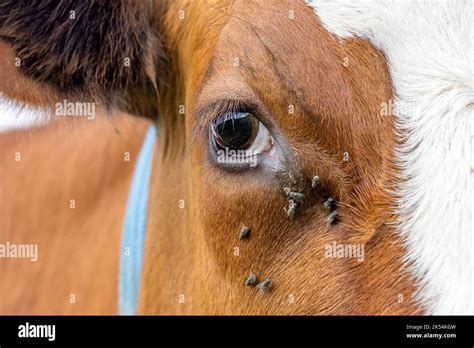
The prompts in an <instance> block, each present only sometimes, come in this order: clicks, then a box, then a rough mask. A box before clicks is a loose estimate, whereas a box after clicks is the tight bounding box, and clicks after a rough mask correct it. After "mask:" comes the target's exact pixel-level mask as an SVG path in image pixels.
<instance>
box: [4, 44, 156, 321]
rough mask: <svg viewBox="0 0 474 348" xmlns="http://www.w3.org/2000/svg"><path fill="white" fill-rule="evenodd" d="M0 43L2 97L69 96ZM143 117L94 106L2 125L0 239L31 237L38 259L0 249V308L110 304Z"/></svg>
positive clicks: (80, 309) (36, 102) (54, 309)
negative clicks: (10, 127) (21, 125)
mask: <svg viewBox="0 0 474 348" xmlns="http://www.w3.org/2000/svg"><path fill="white" fill-rule="evenodd" d="M0 52H1V54H0V91H1V92H2V93H3V94H4V95H5V96H7V97H9V98H15V99H16V100H17V101H20V102H22V103H25V104H29V105H32V106H36V107H43V108H44V107H53V105H54V103H55V102H56V101H57V100H61V98H64V97H66V96H65V95H58V94H57V93H55V91H54V90H53V89H51V88H49V87H48V86H45V85H43V84H41V83H38V82H34V81H31V80H30V79H28V78H26V77H24V76H22V75H21V74H20V73H19V71H18V69H17V68H16V67H15V66H14V59H13V57H14V55H13V53H12V50H11V47H9V46H8V45H6V44H0ZM147 124H148V122H146V121H145V120H141V119H136V118H133V117H131V116H130V115H124V114H120V113H117V112H113V113H112V114H111V115H105V114H104V113H103V112H99V111H98V114H97V116H96V118H95V120H93V121H92V120H87V119H86V118H73V119H66V120H65V119H58V120H56V121H55V122H53V123H52V124H49V125H47V126H44V127H40V128H34V129H31V130H20V131H12V132H8V133H2V134H0V149H1V151H0V163H1V165H0V182H1V185H0V221H1V224H0V243H5V242H6V241H9V242H10V243H18V244H38V253H39V258H38V261H37V262H30V260H29V259H4V258H0V274H1V278H2V281H1V282H0V293H1V294H2V296H0V313H1V314H113V313H117V281H118V262H119V245H120V244H119V243H120V238H121V231H122V224H123V215H124V209H125V204H126V198H127V194H128V190H129V183H130V178H131V174H132V170H133V167H134V163H135V160H136V157H137V155H138V151H139V149H140V145H141V142H142V139H143V136H144V133H145V129H146V127H147ZM125 152H130V161H129V162H128V161H125V160H124V158H125V157H124V156H125ZM17 153H19V154H20V156H21V161H16V160H15V157H16V155H17ZM71 199H74V200H75V203H76V208H75V209H70V208H69V204H70V200H71ZM71 295H74V296H75V303H70V299H71V297H70V296H71Z"/></svg>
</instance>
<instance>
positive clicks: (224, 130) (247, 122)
mask: <svg viewBox="0 0 474 348" xmlns="http://www.w3.org/2000/svg"><path fill="white" fill-rule="evenodd" d="M211 136H212V138H213V141H214V144H215V145H216V148H217V149H218V150H225V149H228V150H245V151H247V152H248V153H251V154H254V155H255V154H256V155H258V154H261V153H264V152H268V151H270V150H271V148H272V146H273V139H272V137H271V135H270V132H269V131H268V129H267V128H266V127H265V126H264V125H263V124H262V123H261V122H260V121H259V120H258V118H257V117H255V115H253V114H251V113H248V112H232V113H227V114H225V115H222V116H221V117H219V118H218V119H217V120H216V121H214V122H213V123H212V124H211Z"/></svg>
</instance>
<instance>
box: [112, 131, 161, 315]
mask: <svg viewBox="0 0 474 348" xmlns="http://www.w3.org/2000/svg"><path fill="white" fill-rule="evenodd" d="M155 140H156V128H155V127H154V126H150V127H149V128H148V131H147V134H146V136H145V140H144V142H143V145H142V148H141V150H140V154H139V155H138V159H137V163H136V167H135V172H134V174H133V178H132V185H131V187H130V192H129V194H128V201H127V210H126V212H125V222H124V228H123V234H122V247H121V253H120V274H119V313H120V314H122V315H127V314H136V313H137V305H138V295H139V290H140V279H141V270H142V263H143V251H144V244H145V235H146V224H147V207H148V188H149V183H150V172H151V163H152V160H153V149H154V147H155Z"/></svg>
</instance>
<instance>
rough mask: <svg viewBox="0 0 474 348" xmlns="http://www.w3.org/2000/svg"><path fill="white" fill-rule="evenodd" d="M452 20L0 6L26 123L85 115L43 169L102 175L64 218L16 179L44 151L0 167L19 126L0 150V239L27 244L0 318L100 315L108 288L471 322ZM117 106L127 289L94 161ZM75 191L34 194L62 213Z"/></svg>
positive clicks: (161, 7) (116, 189)
mask: <svg viewBox="0 0 474 348" xmlns="http://www.w3.org/2000/svg"><path fill="white" fill-rule="evenodd" d="M472 17H473V9H472V4H471V3H470V2H468V1H455V2H452V3H447V2H442V1H433V2H424V1H408V2H406V1H391V2H386V3H382V2H376V1H356V2H351V1H345V0H337V1H330V2H329V1H322V0H308V1H303V0H271V1H263V0H262V1H259V0H252V1H243V0H242V1H238V0H234V1H231V0H202V1H191V0H179V1H166V0H161V1H133V0H130V1H94V0H90V1H83V2H82V3H81V4H73V3H70V2H67V1H59V2H55V1H41V2H34V4H33V5H31V4H26V2H23V1H4V2H3V3H2V4H0V37H1V38H2V39H3V42H2V45H3V48H2V53H1V56H2V57H1V59H2V60H3V61H4V62H5V64H2V67H1V68H0V76H2V80H1V81H2V82H1V84H0V86H1V88H0V91H1V92H2V94H3V95H4V97H3V98H4V100H5V98H6V99H8V103H14V104H15V103H16V104H19V103H23V104H26V105H28V107H32V108H33V109H34V110H36V111H35V112H39V113H42V114H46V117H45V119H48V118H51V117H52V118H55V116H57V112H56V115H54V113H52V112H51V110H54V108H55V107H56V106H57V105H58V102H59V103H60V104H61V103H62V101H64V100H66V101H69V102H72V103H78V102H84V101H88V102H91V103H93V105H98V111H97V115H98V116H97V117H96V119H97V121H93V123H92V122H90V123H87V121H86V120H83V122H86V126H78V128H75V129H76V130H75V132H80V133H81V134H88V135H87V136H84V139H82V140H81V141H80V145H81V147H80V151H81V152H80V153H81V154H84V155H82V156H78V157H79V158H76V159H74V160H71V161H70V162H64V161H63V159H66V158H70V157H69V156H70V155H71V153H73V152H74V150H73V148H74V146H72V148H71V147H69V148H67V147H66V148H64V153H62V154H61V157H59V163H56V164H55V166H60V165H62V166H64V167H65V168H67V171H65V173H66V174H67V177H69V176H71V177H75V176H77V175H80V177H81V178H83V179H85V180H87V182H89V180H97V179H98V177H101V176H102V175H103V176H104V177H107V178H110V179H108V180H112V179H114V176H117V181H116V182H117V183H120V185H117V186H111V188H110V190H108V191H107V192H103V193H101V195H100V196H99V197H97V200H99V199H100V202H96V199H95V198H94V195H95V193H96V192H95V190H93V189H92V187H93V186H92V187H89V190H86V189H85V187H86V186H87V185H86V184H84V188H83V189H84V190H85V191H84V202H83V207H84V210H82V211H81V212H80V214H76V215H74V216H70V214H71V213H70V212H67V211H63V210H61V209H59V208H57V209H58V210H56V211H57V212H58V213H57V215H56V216H51V217H44V216H43V215H41V214H42V213H43V212H44V210H43V209H44V203H43V204H40V202H42V201H41V200H37V201H31V203H30V204H26V203H25V201H24V200H25V199H27V198H29V195H30V192H35V190H39V188H37V187H35V188H33V187H32V188H31V189H30V186H33V184H31V183H30V185H27V183H28V181H26V180H25V181H22V182H20V181H18V178H20V177H21V178H25V179H26V178H31V176H33V175H34V174H33V169H32V168H37V167H36V166H37V164H36V162H40V161H45V158H47V155H46V154H43V153H42V152H40V151H38V152H36V155H35V156H34V158H35V159H31V164H26V166H25V167H26V168H28V169H26V168H24V169H23V171H22V170H21V169H18V168H16V169H12V170H10V169H9V168H10V167H13V166H14V165H15V163H13V160H12V159H11V158H13V157H12V156H13V155H12V153H13V151H15V148H17V147H18V146H19V145H17V144H19V143H20V144H22V143H24V142H28V136H27V135H26V134H29V133H26V134H25V133H24V131H23V133H22V132H20V134H21V135H20V136H19V138H21V139H19V140H16V141H13V140H11V139H10V140H9V141H6V144H7V145H4V146H5V147H3V146H2V153H3V154H2V156H5V157H4V159H2V164H3V163H5V168H6V169H3V170H2V173H1V175H2V177H3V178H2V182H5V183H8V185H6V186H5V188H4V191H6V193H5V192H3V193H2V195H4V197H6V198H3V197H2V201H3V202H6V203H4V206H3V208H2V210H1V213H0V216H1V218H2V222H3V221H5V222H6V224H5V225H4V226H6V228H5V227H2V240H3V239H6V238H5V237H10V238H11V239H13V236H15V237H17V236H22V237H21V238H20V237H17V239H16V240H19V241H21V240H24V241H25V243H27V242H28V241H35V240H36V241H37V243H38V246H39V255H40V256H39V261H38V262H40V264H38V266H36V267H37V268H36V269H33V268H34V266H30V267H29V268H28V270H26V267H25V266H24V265H23V266H22V268H21V269H22V271H21V272H20V271H18V268H16V267H17V266H8V267H6V266H3V267H4V271H3V273H5V277H6V279H8V284H14V285H13V286H12V287H11V289H8V288H7V289H5V291H4V293H6V294H8V296H7V298H5V299H4V303H2V307H0V310H1V311H2V312H3V313H18V312H22V313H45V312H48V313H50V312H53V313H111V312H114V311H115V310H116V309H114V308H117V304H118V302H120V301H122V300H123V301H125V303H128V302H127V301H128V299H127V298H125V299H122V298H120V300H119V297H121V296H123V295H124V293H120V292H119V291H118V290H117V288H116V287H117V281H118V279H120V282H121V284H122V282H125V287H127V286H132V287H133V286H135V287H136V288H137V289H135V291H131V293H132V295H133V296H134V298H133V299H132V303H131V305H130V306H129V307H127V310H126V313H132V314H134V313H140V314H174V315H176V314H177V315H180V314H207V315H209V314H210V315H221V314H226V315H243V314H247V315H248V314H250V315H280V314H289V315H302V314H304V315H327V314H331V315H344V314H351V315H353V314H362V315H387V314H405V315H412V314H472V312H473V299H472V281H473V278H472V270H473V267H472V266H473V262H472V246H473V244H472V243H473V238H472V229H471V224H472V212H471V211H472V203H471V199H470V197H471V182H472V169H471V168H472V163H470V161H469V157H470V153H469V151H470V149H471V147H470V146H471V145H470V134H469V133H470V132H471V128H470V122H471V117H470V116H472V112H473V105H474V93H473V83H472V69H471V67H470V60H471V54H472V40H471V38H470V30H471V29H470V27H469V25H470V23H471V22H472V19H473V18H472ZM15 58H18V59H19V61H20V64H19V66H18V67H17V66H15V64H14V63H15V62H16V60H15ZM4 81H5V82H4ZM9 81H10V82H9ZM38 110H39V111H38ZM48 110H49V111H48ZM124 114H125V115H124ZM129 114H132V115H136V116H138V117H142V118H143V119H148V120H151V121H152V122H153V123H154V124H155V127H156V130H157V131H156V133H157V136H156V142H155V143H153V142H147V140H145V143H144V149H145V144H151V145H149V146H147V147H146V148H147V149H149V150H148V151H146V152H145V151H142V153H145V154H146V155H147V156H145V155H144V157H143V158H145V159H146V160H144V161H145V162H146V161H148V163H149V165H150V168H149V173H147V174H149V180H147V182H146V183H145V185H146V192H147V197H146V198H147V199H146V206H145V208H144V209H145V211H146V214H145V218H144V219H143V221H141V222H142V224H145V226H146V229H145V230H144V233H145V234H144V235H142V236H141V237H140V238H143V250H137V249H132V257H136V256H137V255H138V259H137V260H138V261H137V262H138V265H139V266H140V267H139V277H138V281H137V284H131V282H132V279H135V278H137V274H132V275H130V277H124V276H123V275H122V274H121V275H120V276H119V275H118V273H119V272H122V271H121V269H119V266H118V263H119V262H118V258H119V257H120V258H121V259H124V258H126V257H130V255H129V252H130V248H129V245H128V244H126V243H125V244H123V240H122V245H120V242H119V240H120V227H121V224H120V222H121V221H122V218H123V216H124V215H126V213H125V212H124V208H123V207H124V201H125V197H126V191H127V189H128V186H127V185H128V183H129V182H130V180H131V179H130V178H131V176H132V173H131V168H130V167H131V165H130V163H128V164H125V165H124V161H123V159H122V158H115V159H110V155H107V153H106V152H105V151H106V150H105V148H107V145H108V141H107V139H113V133H114V132H113V131H112V130H111V129H110V123H107V122H112V124H114V123H115V122H117V123H118V124H119V125H121V127H123V131H122V132H121V134H123V136H124V137H126V138H127V139H130V142H131V145H128V146H129V147H130V146H131V147H130V149H131V150H130V151H132V152H133V153H134V154H135V155H134V156H133V157H134V158H135V157H137V152H138V149H139V147H140V144H141V142H142V141H143V139H144V137H145V128H146V127H147V126H148V123H146V122H145V121H136V120H135V121H132V120H130V118H129V117H128V116H127V115H129ZM121 117H123V119H122V118H121ZM104 119H105V120H108V121H106V122H105V124H106V125H107V124H109V128H107V126H104V124H103V123H102V122H103V120H104ZM111 119H112V121H110V120H111ZM60 121H63V120H60ZM122 122H123V123H122ZM137 122H138V124H137ZM61 124H62V123H61ZM91 124H93V125H94V126H92V125H91ZM47 127H53V128H47V129H48V132H47V133H46V134H51V133H53V132H56V131H61V130H62V131H63V132H65V131H66V129H67V126H64V125H63V126H61V127H64V128H60V127H59V126H58V127H59V128H54V127H55V123H54V122H53V124H51V125H50V126H47ZM154 129H155V128H153V127H152V128H149V131H148V132H151V133H148V134H152V135H151V137H153V136H154V135H153V134H154V133H153V132H155V130H154ZM29 132H34V133H39V134H38V138H36V137H35V138H34V139H35V140H34V143H35V145H33V144H32V143H31V142H30V145H29V146H31V147H33V148H34V147H35V146H36V143H38V145H37V146H39V147H42V146H43V145H41V142H40V141H42V142H48V140H47V139H44V138H43V139H42V138H41V137H42V134H43V136H44V133H42V132H44V130H43V128H38V130H37V131H29ZM14 134H17V133H16V132H15V133H14ZM101 134H104V137H102V138H101ZM471 134H472V133H471ZM17 136H18V135H15V136H14V137H17ZM63 136H65V135H63ZM6 137H11V136H10V135H8V134H7V135H6ZM46 137H47V136H46ZM15 139H16V138H15ZM146 139H148V135H147V138H146ZM59 140H61V139H59ZM244 140H245V141H244ZM2 142H4V143H5V141H4V140H2ZM8 144H10V145H8ZM89 144H98V145H97V146H88V145H89ZM44 146H47V145H44ZM121 146H122V147H121ZM123 146H124V145H123V144H122V145H120V144H118V143H115V144H114V145H113V148H114V149H115V151H116V152H114V153H120V154H122V153H123V152H126V151H127V148H128V147H127V146H125V147H123ZM103 147H105V148H104V150H103V151H104V153H103V154H98V153H97V151H96V150H97V149H100V148H103ZM4 149H5V150H4ZM33 150H35V149H33ZM33 153H34V152H33ZM77 155H79V153H77ZM95 156H97V157H95ZM81 157H85V158H87V159H88V161H87V163H94V165H95V166H94V167H92V169H90V172H91V173H92V174H93V175H92V176H89V177H88V176H87V171H84V172H82V171H81V170H80V168H81V165H82V166H87V167H89V166H92V164H84V162H82V164H81V160H80V159H81ZM106 157H107V158H106ZM140 157H141V154H140ZM83 160H84V159H83V158H82V161H83ZM33 162H35V163H33ZM138 162H140V159H138ZM60 163H62V164H60ZM106 163H107V164H106ZM132 163H135V162H132ZM101 164H102V165H101ZM111 166H113V168H111ZM124 166H125V167H126V168H124ZM139 167H140V166H139V164H137V168H139ZM46 168H50V167H49V166H47V167H46ZM46 168H43V169H42V171H41V172H40V173H41V175H44V177H45V178H46V179H47V178H51V177H52V174H51V173H49V172H48V170H47V169H46ZM138 173H141V172H138ZM119 176H121V177H120V178H118V177H119ZM137 177H141V174H137ZM144 177H146V178H148V176H147V175H145V176H144ZM142 181H143V180H142ZM23 182H24V183H23ZM74 182H75V181H74ZM74 182H67V180H66V178H64V181H59V182H58V181H54V182H53V183H50V184H49V185H50V186H51V187H53V186H54V188H55V189H57V190H58V193H57V195H56V196H54V195H52V196H48V195H46V196H43V197H42V199H43V200H44V199H48V201H49V202H51V204H70V199H74V198H71V196H70V192H71V187H74V185H75V184H74ZM63 185H64V186H63ZM61 187H63V189H61ZM18 192H21V195H23V196H24V197H23V201H22V202H23V203H22V207H23V208H21V210H20V211H19V210H18V208H17V209H10V208H9V207H13V206H15V205H14V204H15V203H14V202H15V201H16V200H18V199H19V198H18V197H17V196H18V195H19V194H18ZM58 202H59V203H58ZM65 202H67V203H65ZM78 204H79V203H78ZM86 205H87V206H86ZM23 210H24V211H23ZM32 214H33V215H35V214H40V215H39V216H41V217H42V219H43V220H44V221H43V222H46V220H47V223H42V224H40V225H39V227H37V226H38V225H36V226H35V225H33V224H32V223H33V221H35V222H37V221H38V220H37V219H36V220H29V221H28V220H26V219H22V216H25V217H27V216H31V215H32ZM2 225H3V223H2ZM33 230H34V233H33ZM51 231H62V232H60V233H59V235H61V234H63V235H62V237H61V239H60V241H61V242H56V243H55V240H54V239H53V236H51V234H52V233H51ZM68 231H72V232H75V231H77V233H78V234H79V235H81V236H84V238H87V243H81V242H80V241H79V242H78V241H77V239H75V238H78V236H77V235H76V234H75V233H73V234H74V236H72V235H71V234H69V233H68ZM107 231H110V233H107ZM131 238H132V240H133V235H132V236H131ZM137 238H138V237H137ZM18 243H19V242H18ZM63 243H64V244H63ZM91 245H93V246H94V248H93V250H91V249H90V248H91ZM65 246H67V247H65ZM73 251H74V252H73ZM42 252H44V253H45V254H46V256H45V258H44V261H41V253H42ZM88 252H90V253H91V255H92V257H88V254H87V253H88ZM69 254H71V255H73V256H75V257H74V258H73V259H72V260H71V261H69V263H68V266H69V267H64V264H63V262H68V261H67V258H68V256H69ZM55 259H56V260H60V261H54V260H55ZM88 260H90V262H87V261H88ZM2 262H8V263H10V264H13V263H15V262H16V263H18V262H19V261H18V260H6V261H2ZM22 262H23V261H22ZM41 262H42V263H41ZM55 262H56V264H54V263H55ZM99 264H100V265H102V266H100V268H98V267H99ZM23 269H24V270H23ZM73 269H79V270H80V277H81V278H80V283H81V284H80V285H78V280H79V279H77V278H74V272H73ZM96 272H97V273H96ZM22 273H23V274H25V275H26V274H28V275H29V276H28V279H26V280H25V279H23V280H20V278H21V277H22ZM30 276H31V278H30ZM33 276H34V277H35V278H34V279H35V283H36V284H35V286H34V288H32V285H31V284H30V279H33V278H32V277H33ZM58 284H60V285H58ZM73 284H75V286H76V290H74V289H72V288H73V286H72V285H73ZM101 284H103V285H101ZM58 287H59V288H58ZM101 287H103V288H104V292H103V293H102V292H101V291H100V290H98V289H99V288H101ZM56 288H58V289H60V290H61V292H60V293H61V296H60V298H61V300H60V302H59V303H58V299H57V298H56V297H55V290H54V289H56ZM26 289H28V290H26ZM121 289H122V288H121ZM71 294H72V295H75V296H74V297H77V298H78V299H81V301H78V303H77V304H76V303H75V302H73V303H71V301H67V300H65V296H66V295H68V296H69V295H71ZM126 294H128V292H126ZM79 302H80V303H79ZM20 303H22V305H20ZM52 303H55V304H54V305H53V304H52ZM128 304H129V303H128ZM48 308H52V309H48ZM120 312H122V311H120Z"/></svg>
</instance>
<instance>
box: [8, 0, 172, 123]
mask: <svg viewBox="0 0 474 348" xmlns="http://www.w3.org/2000/svg"><path fill="white" fill-rule="evenodd" d="M154 7H155V5H154V2H153V1H148V0H128V1H126V0H82V1H68V0H60V1H58V0H41V1H25V0H2V1H1V2H0V38H2V39H4V40H7V41H8V42H9V43H10V44H11V45H12V47H13V49H14V50H15V53H16V55H17V57H18V58H19V59H21V72H22V73H24V74H25V75H26V76H28V77H29V78H32V79H34V80H36V81H39V82H41V83H46V84H48V85H51V86H53V87H54V88H56V89H57V90H58V91H59V92H61V93H64V94H66V95H72V96H77V97H81V98H91V99H93V100H94V101H97V102H101V103H103V104H105V106H106V107H111V106H119V107H122V108H124V109H126V110H128V111H131V112H134V113H140V114H143V115H145V116H150V117H152V116H153V115H154V114H156V113H155V111H153V110H154V108H155V107H156V105H155V104H156V102H157V98H156V81H155V79H156V76H157V72H156V71H155V66H154V64H156V60H157V59H159V57H161V56H162V54H163V53H162V52H160V50H161V49H162V45H161V42H160V40H159V38H158V36H157V35H156V33H155V29H154V28H153V27H152V21H153V18H152V17H153V16H154V15H155V14H154Z"/></svg>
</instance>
